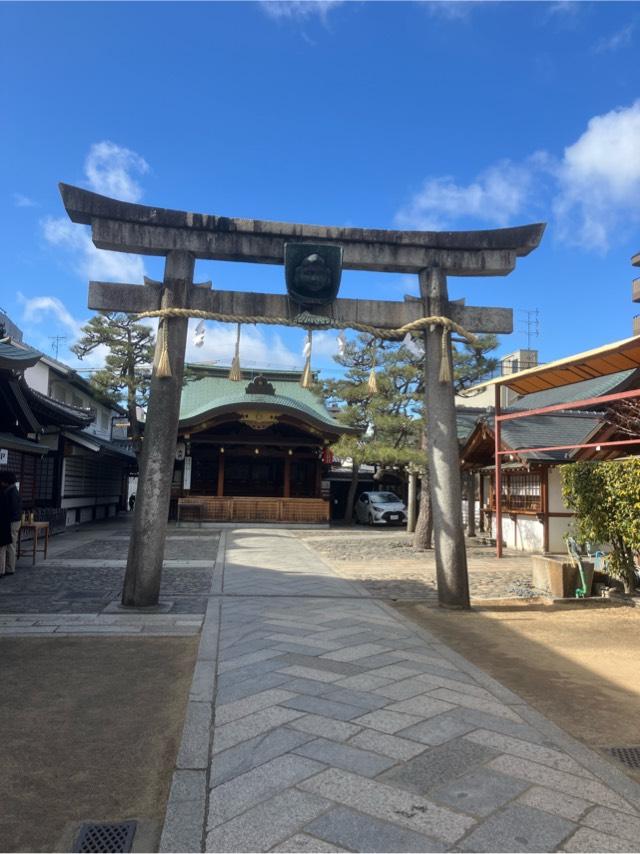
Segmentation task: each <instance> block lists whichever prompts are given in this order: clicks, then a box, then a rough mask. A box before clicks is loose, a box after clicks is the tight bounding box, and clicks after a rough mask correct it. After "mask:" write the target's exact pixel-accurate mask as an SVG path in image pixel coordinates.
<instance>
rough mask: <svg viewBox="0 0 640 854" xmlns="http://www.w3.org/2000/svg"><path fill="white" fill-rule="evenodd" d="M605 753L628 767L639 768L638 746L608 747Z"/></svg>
mask: <svg viewBox="0 0 640 854" xmlns="http://www.w3.org/2000/svg"><path fill="white" fill-rule="evenodd" d="M607 753H610V754H611V755H612V756H615V758H616V759H617V760H618V762H622V764H623V765H626V766H627V767H628V768H640V747H608V748H607Z"/></svg>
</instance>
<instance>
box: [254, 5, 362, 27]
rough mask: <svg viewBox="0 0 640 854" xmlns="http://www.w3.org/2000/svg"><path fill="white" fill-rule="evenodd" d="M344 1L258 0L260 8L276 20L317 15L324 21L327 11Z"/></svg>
mask: <svg viewBox="0 0 640 854" xmlns="http://www.w3.org/2000/svg"><path fill="white" fill-rule="evenodd" d="M344 2H345V0H260V8H261V9H262V11H263V12H264V13H265V15H267V16H268V17H269V18H275V19H276V20H283V19H285V20H305V19H307V18H312V17H318V18H320V19H321V20H322V21H325V22H326V20H327V17H328V15H329V13H330V12H332V11H333V10H334V9H336V8H337V7H338V6H342V4H343V3H344Z"/></svg>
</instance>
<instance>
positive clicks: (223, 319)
mask: <svg viewBox="0 0 640 854" xmlns="http://www.w3.org/2000/svg"><path fill="white" fill-rule="evenodd" d="M137 317H138V319H139V320H140V319H142V318H144V317H159V318H160V325H159V327H158V339H159V347H160V357H159V359H158V361H157V364H156V376H158V377H170V376H171V366H170V364H169V350H168V341H167V338H168V336H167V329H166V325H167V324H166V321H167V319H168V318H170V317H197V318H200V319H201V320H217V321H219V322H220V323H238V324H241V323H252V324H255V323H264V324H266V325H268V326H300V327H302V328H303V329H307V330H308V331H311V330H313V329H318V328H321V329H354V330H355V331H356V332H365V333H367V334H369V335H373V336H374V338H379V339H381V340H383V341H395V340H398V339H401V338H404V336H405V335H406V334H407V332H419V331H420V330H422V329H426V328H427V327H428V326H431V327H435V326H441V327H442V336H441V341H440V373H439V380H440V382H441V383H447V382H451V378H452V373H453V372H452V366H451V359H450V355H449V354H450V350H449V338H450V335H451V332H452V331H453V332H457V333H458V335H460V336H461V337H462V338H464V339H465V340H466V341H468V342H469V344H471V346H472V347H473V346H477V344H478V339H477V338H476V337H475V335H473V334H472V333H471V332H467V330H466V329H464V327H462V326H460V324H459V323H456V322H455V321H454V320H451V318H450V317H443V316H441V315H437V314H436V315H431V316H429V317H420V318H418V319H417V320H412V321H411V322H410V323H405V324H404V325H403V326H399V327H397V328H395V329H382V328H381V327H379V326H371V325H370V324H368V323H358V322H357V321H349V322H344V321H339V320H333V319H332V318H330V317H320V316H317V315H313V314H309V313H308V312H305V313H304V314H301V315H298V316H297V317H295V318H293V319H291V318H288V317H261V316H259V315H244V314H221V313H220V312H215V311H201V310H200V309H195V308H160V309H157V310H156V311H143V312H141V313H140V314H139V315H138V316H137Z"/></svg>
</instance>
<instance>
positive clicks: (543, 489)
mask: <svg viewBox="0 0 640 854" xmlns="http://www.w3.org/2000/svg"><path fill="white" fill-rule="evenodd" d="M540 510H541V511H542V551H543V552H544V554H548V553H549V468H548V466H543V467H542V469H541V471H540Z"/></svg>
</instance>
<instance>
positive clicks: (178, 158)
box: [0, 0, 640, 369]
mask: <svg viewBox="0 0 640 854" xmlns="http://www.w3.org/2000/svg"><path fill="white" fill-rule="evenodd" d="M639 37H640V5H638V4H637V3H616V2H606V3H605V2H602V3H447V2H443V3H428V2H427V3H421V2H414V3H404V2H395V3H385V2H380V3H378V2H328V0H325V2H294V3H276V2H266V3H260V2H237V3H169V2H167V3H152V2H148V3H136V4H130V3H125V2H122V3H44V4H41V3H3V4H0V63H1V65H2V67H1V74H2V80H3V81H4V82H5V85H4V86H3V87H2V90H1V91H0V122H1V126H0V131H1V140H2V142H1V145H2V158H0V217H1V220H2V221H1V227H2V231H1V233H2V235H3V238H4V240H3V244H4V246H3V252H2V254H1V256H0V265H1V267H0V307H1V308H3V309H4V310H5V311H7V312H8V313H9V315H10V316H11V317H12V318H13V319H14V321H15V322H17V323H18V325H19V326H21V328H22V329H23V330H24V332H25V337H26V339H27V340H28V341H30V342H31V343H33V344H35V345H36V346H39V347H41V348H42V349H44V350H46V351H48V352H51V342H50V340H49V336H53V335H62V336H66V341H64V342H62V343H61V345H60V357H61V358H67V357H68V353H67V352H66V350H65V347H66V346H67V345H70V344H71V343H72V341H73V339H74V336H76V335H77V334H78V330H79V328H80V326H81V324H82V322H84V321H86V319H87V318H88V317H89V316H90V312H89V311H88V309H87V308H86V297H87V281H88V279H89V278H97V279H104V280H108V279H111V280H113V281H133V282H141V280H142V279H141V277H142V275H143V273H146V274H147V275H151V276H152V277H156V278H159V277H161V275H162V268H161V264H160V262H159V261H158V259H149V258H147V259H140V258H136V257H134V256H125V255H112V254H110V253H103V252H98V251H97V250H95V249H93V248H92V246H91V244H90V241H89V239H88V236H87V232H86V230H85V229H84V227H82V226H79V225H73V224H71V223H70V222H69V220H68V219H66V215H65V212H64V209H63V208H62V204H61V202H60V198H59V195H58V190H57V183H58V181H65V182H68V183H72V184H78V185H81V186H85V187H89V188H91V189H94V190H96V191H98V192H104V193H105V194H107V195H114V196H119V197H121V198H125V199H129V200H135V201H141V202H142V203H147V204H154V205H159V206H162V207H169V208H178V209H188V210H196V211H202V212H208V213H215V214H221V215H227V216H241V217H249V218H263V219H280V220H286V221H301V222H310V223H320V224H327V225H352V226H371V227H382V228H394V227H395V228H438V229H460V228H469V227H471V228H493V227H498V226H506V225H516V224H521V223H526V222H533V221H545V222H547V223H548V226H547V230H546V233H545V236H544V238H543V242H542V245H541V247H540V248H539V249H538V250H537V251H536V252H534V253H533V254H532V255H530V256H529V257H527V258H523V259H521V260H520V261H519V263H518V266H517V268H516V270H515V272H514V273H512V274H511V275H510V276H508V277H506V278H495V279H484V278H482V279H475V280H474V279H453V278H452V279H450V282H449V290H450V295H451V297H452V298H458V297H462V296H465V297H466V298H467V302H468V304H474V305H504V306H510V307H513V308H514V309H516V310H519V311H517V312H516V314H517V317H519V316H520V311H521V310H526V309H539V311H540V336H539V338H537V339H536V340H534V346H537V347H538V348H539V350H540V354H541V358H542V359H544V360H549V359H552V358H558V357H560V356H563V355H568V354H569V353H571V352H575V351H578V350H582V349H587V348H589V347H593V346H597V345H599V344H604V343H606V342H609V341H613V340H617V339H619V338H624V337H627V336H628V335H630V334H631V324H632V317H633V315H634V313H636V312H637V311H638V308H637V306H635V307H634V305H633V304H632V303H631V300H630V283H631V279H632V278H633V276H634V270H633V268H632V267H631V266H630V263H629V260H630V256H631V255H632V254H634V253H636V252H638V251H640V63H638V61H637V55H638V40H639ZM6 84H8V85H6ZM196 279H197V280H205V279H211V280H212V281H213V284H214V287H219V288H225V289H228V288H234V289H246V290H258V291H259V290H267V291H275V292H278V291H283V290H284V282H283V272H282V269H281V268H279V267H266V266H250V265H245V264H231V263H219V262H198V264H197V268H196ZM416 292H417V282H416V281H415V280H414V279H413V278H412V277H402V276H395V275H392V274H373V273H366V274H365V273H354V272H349V273H345V274H344V276H343V285H342V288H341V294H342V295H343V296H353V297H358V296H360V297H367V296H370V297H376V298H385V297H386V298H394V299H401V298H402V295H403V293H416ZM634 308H635V312H634ZM520 325H521V324H519V323H518V324H517V326H518V327H519V326H520ZM233 334H234V333H233V330H232V329H230V328H229V327H220V326H216V325H213V324H211V325H209V327H208V331H207V336H206V341H205V346H204V347H203V348H202V349H201V350H196V349H194V348H193V346H192V345H190V348H189V352H188V355H189V357H191V358H196V359H211V360H219V361H222V362H224V363H228V362H229V361H230V359H231V356H232V354H233ZM303 337H304V333H303V332H302V331H300V330H286V329H280V330H274V329H272V328H265V327H262V328H257V329H255V328H247V329H245V331H244V333H243V361H244V363H246V364H247V365H250V364H251V363H254V364H255V363H262V364H263V365H266V364H269V365H273V366H287V367H288V366H301V365H302V362H303V358H302V345H303ZM316 343H317V347H316V350H315V353H314V367H321V368H323V369H327V368H331V366H332V364H333V363H332V359H331V354H332V352H333V351H334V350H335V335H333V334H326V335H324V336H322V337H320V339H319V340H317V342H316ZM521 346H526V336H525V334H524V333H523V332H518V331H516V333H514V334H513V335H512V336H505V337H504V338H503V340H502V351H503V352H507V351H508V350H511V349H515V348H517V347H521Z"/></svg>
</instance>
